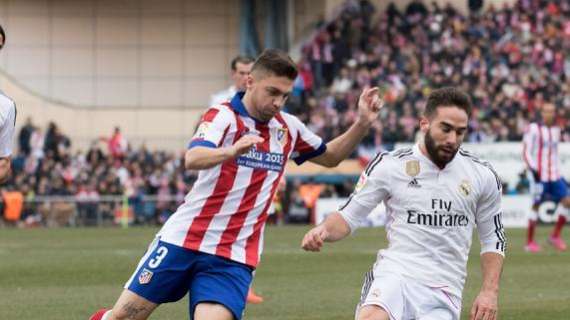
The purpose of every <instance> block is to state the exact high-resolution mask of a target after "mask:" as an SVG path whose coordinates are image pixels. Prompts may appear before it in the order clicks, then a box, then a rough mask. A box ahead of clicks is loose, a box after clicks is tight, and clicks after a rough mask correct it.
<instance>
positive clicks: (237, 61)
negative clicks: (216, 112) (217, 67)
mask: <svg viewBox="0 0 570 320" xmlns="http://www.w3.org/2000/svg"><path fill="white" fill-rule="evenodd" d="M252 66H253V59H252V58H250V57H246V56H241V55H240V56H237V57H235V58H233V59H232V62H231V68H232V70H231V78H232V82H233V83H232V85H231V86H230V87H229V88H227V89H225V90H222V91H219V92H216V93H215V94H213V95H212V97H211V98H210V105H211V106H215V105H219V104H221V103H223V102H226V101H229V100H231V99H232V98H233V97H234V96H235V95H236V93H238V92H243V91H245V88H246V84H247V78H248V76H249V74H250V72H251V67H252Z"/></svg>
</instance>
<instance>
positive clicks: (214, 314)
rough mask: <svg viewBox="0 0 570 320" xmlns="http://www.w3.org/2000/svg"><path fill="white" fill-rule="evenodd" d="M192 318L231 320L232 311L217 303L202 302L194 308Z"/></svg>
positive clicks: (198, 319) (199, 319) (232, 317)
mask: <svg viewBox="0 0 570 320" xmlns="http://www.w3.org/2000/svg"><path fill="white" fill-rule="evenodd" d="M193 319H194V320H233V319H234V315H233V313H232V312H231V311H230V310H228V308H226V307H225V306H223V305H221V304H218V303H210V302H202V303H198V304H197V305H196V307H195V308H194V317H193Z"/></svg>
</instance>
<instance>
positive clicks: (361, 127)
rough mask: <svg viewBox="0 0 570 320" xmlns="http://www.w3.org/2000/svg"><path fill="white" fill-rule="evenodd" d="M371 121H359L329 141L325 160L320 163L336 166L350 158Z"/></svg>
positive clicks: (324, 155) (324, 156)
mask: <svg viewBox="0 0 570 320" xmlns="http://www.w3.org/2000/svg"><path fill="white" fill-rule="evenodd" d="M370 126H371V123H367V122H365V121H357V122H355V123H354V124H352V126H350V128H349V129H348V130H347V131H346V132H345V133H343V134H342V135H340V136H338V137H336V138H335V139H333V140H332V141H330V142H329V143H327V152H326V153H325V154H323V155H322V156H321V157H323V160H324V161H323V162H322V163H320V162H319V164H321V165H324V166H326V167H335V166H337V165H338V164H339V163H340V162H341V161H343V160H344V159H346V158H348V156H350V154H351V153H352V152H353V151H354V149H355V148H356V146H358V144H359V143H360V141H361V140H362V139H363V138H364V137H365V136H366V134H367V133H368V130H369V129H370Z"/></svg>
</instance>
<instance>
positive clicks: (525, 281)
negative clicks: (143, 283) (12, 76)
mask: <svg viewBox="0 0 570 320" xmlns="http://www.w3.org/2000/svg"><path fill="white" fill-rule="evenodd" d="M307 230H308V227H306V226H303V227H268V228H267V230H266V233H265V240H266V243H265V252H264V256H263V259H262V263H261V265H260V266H259V269H258V271H257V275H256V277H255V282H254V284H255V288H256V291H257V292H258V293H259V294H261V295H263V296H264V298H265V300H266V301H265V302H264V303H263V304H261V305H249V306H248V307H247V309H246V313H245V317H244V319H246V320H250V319H251V320H262V319H263V320H265V319H272V320H286V319H287V320H293V319H306V320H317V319H322V320H325V319H326V320H334V319H339V320H340V319H346V320H350V319H353V311H354V306H355V304H356V302H357V300H358V298H359V296H360V287H361V284H362V277H363V275H364V273H365V272H366V271H368V269H369V268H370V267H371V265H372V263H373V261H374V259H375V255H376V251H377V250H378V249H379V248H381V247H385V245H386V240H385V233H384V230H383V229H381V228H378V229H362V230H359V231H358V232H357V234H356V235H355V236H353V237H351V238H348V239H346V240H344V241H341V242H339V243H335V244H327V245H326V248H325V249H324V251H323V252H321V253H318V254H315V253H307V252H304V251H302V250H301V249H300V248H299V244H300V241H301V237H302V236H303V234H304V232H305V231H307ZM549 230H550V228H545V227H542V228H540V229H539V230H538V237H537V239H539V241H540V242H541V243H542V244H544V242H545V241H544V239H546V236H547V234H548V232H549ZM155 232H156V229H151V228H131V229H127V230H123V229H118V228H115V229H109V228H107V229H36V230H14V229H0V319H2V320H12V319H17V320H19V319H30V320H34V319H42V320H50V319H54V320H55V319H57V320H64V319H73V320H78V319H85V320H86V319H88V317H89V315H90V314H91V313H92V312H93V311H95V310H96V309H98V308H100V307H104V306H105V307H109V306H111V305H112V304H113V303H114V301H115V299H116V298H117V296H118V294H119V293H120V291H121V287H122V285H123V283H124V282H125V281H126V280H127V279H128V278H129V276H130V275H131V272H132V271H133V270H134V268H135V266H136V264H137V262H138V260H139V258H140V257H141V256H142V254H143V253H144V250H145V248H146V246H147V245H148V243H149V242H150V241H151V240H152V237H153V235H154V233H155ZM564 232H565V235H566V236H568V230H565V231H564ZM507 236H508V238H509V250H508V253H507V260H506V263H505V267H504V271H503V278H502V282H501V292H500V302H499V307H500V317H499V319H502V320H507V319H513V320H515V319H516V320H521V319H523V320H539V319H549V320H565V319H570V252H565V253H558V252H555V251H554V250H553V249H552V248H550V247H548V246H546V245H545V246H544V249H545V250H544V251H543V252H542V253H540V254H537V255H530V254H527V253H525V252H524V251H523V250H522V245H523V243H524V237H525V230H523V229H510V230H507ZM477 243H478V241H474V246H473V248H472V252H471V257H470V261H469V276H468V281H467V284H466V288H465V292H464V297H463V317H462V319H468V316H467V314H468V311H469V308H470V307H471V302H472V301H473V299H474V297H475V295H476V294H477V292H478V289H479V285H480V281H481V273H480V269H479V259H478V251H479V247H478V244H477ZM187 301H188V300H187V298H184V299H183V300H181V301H179V302H177V303H171V304H167V305H163V306H161V307H160V308H159V309H158V310H157V311H156V312H155V313H154V314H153V316H152V317H151V319H163V320H167V319H177V320H178V319H188V311H187V308H188V302H187Z"/></svg>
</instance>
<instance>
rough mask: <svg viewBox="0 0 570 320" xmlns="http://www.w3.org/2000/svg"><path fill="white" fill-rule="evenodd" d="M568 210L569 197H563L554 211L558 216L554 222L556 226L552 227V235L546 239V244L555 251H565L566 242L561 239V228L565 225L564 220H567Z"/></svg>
mask: <svg viewBox="0 0 570 320" xmlns="http://www.w3.org/2000/svg"><path fill="white" fill-rule="evenodd" d="M569 208H570V197H564V198H563V199H562V201H560V204H559V205H558V208H557V209H556V213H557V214H558V221H556V225H555V226H554V230H553V231H552V234H551V235H550V237H549V238H548V242H549V243H550V244H551V245H553V246H554V247H555V248H556V249H557V250H560V251H564V250H566V248H567V246H566V242H564V240H563V239H562V237H561V235H560V234H561V232H562V228H564V225H566V220H567V219H568V211H569Z"/></svg>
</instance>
